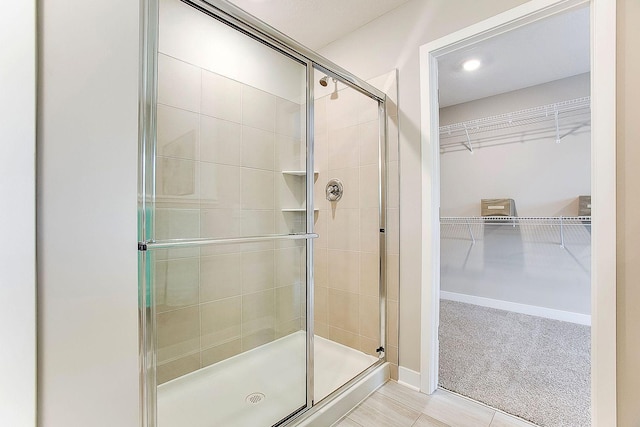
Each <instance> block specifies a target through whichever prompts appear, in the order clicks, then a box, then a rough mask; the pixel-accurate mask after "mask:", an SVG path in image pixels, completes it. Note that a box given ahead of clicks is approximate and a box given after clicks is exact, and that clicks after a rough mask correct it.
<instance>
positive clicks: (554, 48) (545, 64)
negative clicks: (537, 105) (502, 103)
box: [438, 7, 590, 107]
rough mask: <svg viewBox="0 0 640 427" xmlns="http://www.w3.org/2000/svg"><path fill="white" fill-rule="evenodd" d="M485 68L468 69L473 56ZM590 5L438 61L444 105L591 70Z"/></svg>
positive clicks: (439, 81) (502, 35) (448, 55)
mask: <svg viewBox="0 0 640 427" xmlns="http://www.w3.org/2000/svg"><path fill="white" fill-rule="evenodd" d="M472 58H474V59H479V60H480V61H481V62H482V65H481V67H480V68H479V69H478V70H476V71H473V72H468V71H464V70H463V69H462V64H463V63H464V62H465V61H466V60H468V59H472ZM589 70H590V61H589V8H588V7H584V8H581V9H578V10H574V11H571V12H567V13H564V14H560V15H554V16H552V17H550V18H546V19H544V20H541V21H538V22H534V23H531V24H528V25H526V26H523V27H521V28H518V29H516V30H512V31H509V32H507V33H504V34H501V35H499V36H496V37H493V38H490V39H487V40H485V41H482V42H480V43H477V44H474V45H472V46H469V47H467V48H465V49H461V50H459V51H454V52H451V53H449V54H447V55H445V56H443V57H441V58H439V60H438V86H439V90H440V107H447V106H450V105H455V104H460V103H462V102H469V101H473V100H475V99H480V98H484V97H487V96H492V95H497V94H499V93H505V92H510V91H513V90H517V89H522V88H525V87H529V86H535V85H538V84H542V83H546V82H550V81H553V80H559V79H562V78H565V77H570V76H574V75H577V74H582V73H586V72H588V71H589Z"/></svg>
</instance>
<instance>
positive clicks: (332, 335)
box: [329, 326, 360, 350]
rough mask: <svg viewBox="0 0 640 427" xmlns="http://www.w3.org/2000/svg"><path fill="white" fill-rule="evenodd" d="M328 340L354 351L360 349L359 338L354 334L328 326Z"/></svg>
mask: <svg viewBox="0 0 640 427" xmlns="http://www.w3.org/2000/svg"><path fill="white" fill-rule="evenodd" d="M329 339H330V340H331V341H335V342H337V343H340V344H342V345H346V346H347V347H351V348H353V349H354V350H358V349H359V348H360V336H359V335H358V334H356V333H353V332H350V331H345V330H344V329H340V328H336V327H333V326H329Z"/></svg>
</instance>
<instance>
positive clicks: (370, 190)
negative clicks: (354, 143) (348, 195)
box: [360, 165, 380, 208]
mask: <svg viewBox="0 0 640 427" xmlns="http://www.w3.org/2000/svg"><path fill="white" fill-rule="evenodd" d="M379 195H380V185H379V177H378V165H367V166H362V167H361V168H360V207H361V208H377V207H378V206H379V205H380V198H379Z"/></svg>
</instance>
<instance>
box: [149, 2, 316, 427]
mask: <svg viewBox="0 0 640 427" xmlns="http://www.w3.org/2000/svg"><path fill="white" fill-rule="evenodd" d="M159 12H160V21H159V55H158V104H157V147H156V153H157V154H156V158H155V165H156V168H155V196H156V197H155V238H156V240H158V241H162V240H167V239H198V238H213V239H217V238H242V237H249V236H269V235H274V234H289V233H304V232H306V227H305V208H306V206H305V198H306V192H305V184H306V180H305V173H306V126H305V123H306V113H305V112H306V78H307V77H306V65H305V64H302V63H300V62H298V61H297V60H294V59H292V58H291V57H289V56H286V55H284V54H283V53H281V52H278V51H276V50H273V49H271V48H269V47H268V46H266V45H264V44H262V43H260V42H258V41H256V40H254V39H252V38H250V37H249V36H247V35H245V34H243V33H240V32H238V31H236V30H234V29H233V28H231V27H229V26H227V25H225V24H223V23H222V22H220V21H217V20H216V19H213V18H212V17H210V16H208V15H206V14H204V13H202V12H200V11H198V10H196V9H194V8H192V7H191V6H189V5H187V4H185V3H183V2H181V1H179V0H161V1H160V10H159ZM148 259H149V261H150V268H149V269H150V270H152V271H150V272H149V273H150V274H151V275H152V276H153V280H152V286H151V290H152V293H153V296H152V301H153V311H154V312H155V315H154V316H155V331H154V333H155V339H156V374H157V385H158V388H157V413H158V425H159V426H160V427H173V426H185V425H188V426H190V427H197V426H212V425H224V426H270V425H273V424H275V423H277V422H279V421H280V420H282V419H283V418H286V417H288V416H289V415H290V414H292V413H294V412H296V411H297V410H299V409H300V408H303V407H305V406H306V402H307V393H306V385H307V380H306V377H307V374H306V366H307V354H306V349H307V345H306V341H307V337H306V329H307V325H306V300H307V295H306V289H307V283H306V276H307V270H306V241H305V240H296V241H280V240H267V241H261V242H244V243H234V244H211V245H207V246H200V247H197V246H193V247H173V248H172V247H169V248H164V249H154V250H150V251H149V256H148Z"/></svg>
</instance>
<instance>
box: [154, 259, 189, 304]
mask: <svg viewBox="0 0 640 427" xmlns="http://www.w3.org/2000/svg"><path fill="white" fill-rule="evenodd" d="M198 270H199V260H198V258H183V259H172V260H167V261H156V263H155V280H154V282H155V304H156V310H157V312H158V313H161V312H163V311H169V310H175V309H178V308H184V307H188V306H191V305H195V304H198V285H199V271H198Z"/></svg>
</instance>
